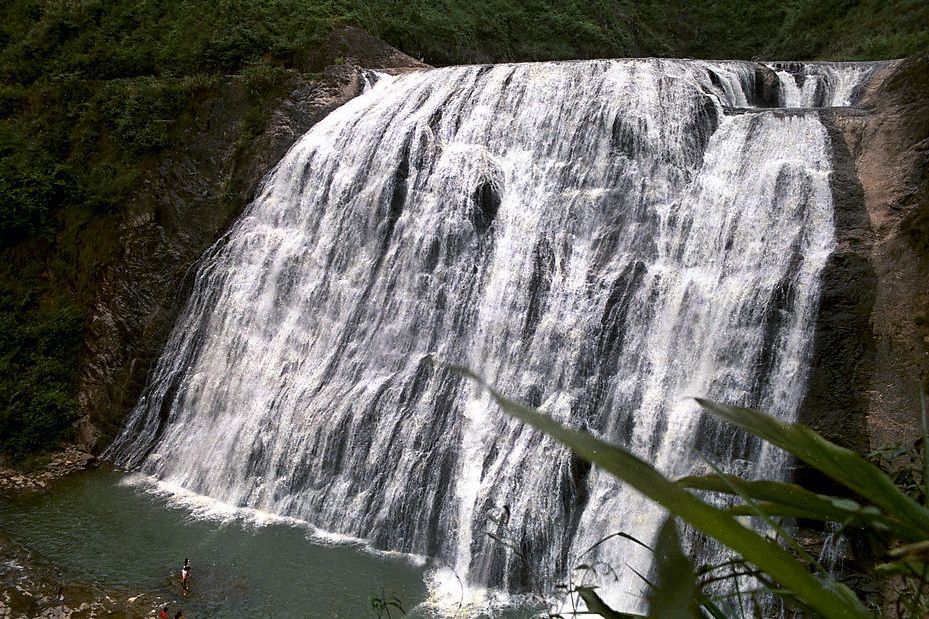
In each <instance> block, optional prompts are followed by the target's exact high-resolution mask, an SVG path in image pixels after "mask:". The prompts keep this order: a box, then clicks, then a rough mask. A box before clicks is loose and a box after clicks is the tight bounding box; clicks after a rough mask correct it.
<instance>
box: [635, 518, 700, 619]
mask: <svg viewBox="0 0 929 619" xmlns="http://www.w3.org/2000/svg"><path fill="white" fill-rule="evenodd" d="M655 566H656V582H655V586H654V587H652V589H651V591H650V593H649V596H648V616H649V617H652V618H654V619H660V618H661V617H680V618H681V619H684V618H685V617H692V618H699V617H701V616H702V615H701V613H700V609H699V608H698V596H697V578H696V575H695V573H694V564H693V562H692V561H691V560H690V557H688V556H687V555H685V554H684V551H683V550H681V542H680V540H679V538H678V535H677V526H676V525H675V523H674V519H673V518H667V519H666V520H665V521H664V524H663V525H661V529H659V530H658V537H657V542H656V544H655Z"/></svg>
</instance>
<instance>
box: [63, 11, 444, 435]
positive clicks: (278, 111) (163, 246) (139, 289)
mask: <svg viewBox="0 0 929 619" xmlns="http://www.w3.org/2000/svg"><path fill="white" fill-rule="evenodd" d="M304 64H305V65H306V68H307V69H308V70H313V71H321V72H322V75H321V76H319V77H318V78H316V79H309V78H306V77H302V76H299V75H297V74H295V75H294V76H293V77H292V78H291V79H290V81H289V82H288V83H287V85H286V89H285V92H286V94H284V95H283V96H280V97H279V98H277V99H276V100H275V101H274V102H273V109H272V110H271V112H270V113H269V114H267V115H266V121H265V122H264V126H263V127H260V128H258V130H257V135H255V133H256V128H255V127H253V126H251V125H253V124H254V118H252V117H250V113H251V114H253V109H252V108H253V107H254V98H255V96H256V93H254V92H250V90H249V86H248V84H246V83H245V82H244V81H243V80H241V79H239V78H235V77H231V78H228V79H227V80H225V81H224V82H223V83H222V84H220V85H219V86H218V87H216V88H214V89H212V90H211V91H210V92H209V93H208V94H207V95H205V96H204V97H203V98H202V99H201V100H199V101H198V102H197V103H196V104H195V106H194V107H193V108H192V109H190V110H188V111H187V112H185V115H184V117H183V118H182V119H181V120H180V121H179V122H178V125H180V126H182V127H183V129H182V130H181V132H180V135H179V136H177V137H176V138H175V141H174V146H173V147H172V148H171V149H170V150H168V151H167V152H166V153H164V154H163V156H162V157H161V158H160V160H159V161H158V164H157V165H155V166H152V168H151V169H149V170H148V171H147V172H146V173H145V174H144V176H143V178H142V179H140V181H139V185H138V189H137V191H136V192H135V194H134V195H133V196H132V198H131V204H130V206H129V208H128V209H127V212H128V215H127V216H126V218H125V220H124V221H123V222H122V223H121V225H120V239H121V247H120V250H119V255H118V257H117V259H116V260H115V261H114V263H112V264H109V265H107V266H106V267H105V268H104V269H103V270H102V273H101V275H100V282H99V292H98V295H97V299H96V301H95V305H94V308H93V312H92V316H91V319H90V328H89V335H88V337H87V339H86V341H85V347H86V350H85V354H84V355H83V360H82V364H81V369H80V392H79V403H80V413H81V421H80V422H79V424H78V429H79V438H80V442H81V444H82V445H84V446H85V447H86V448H88V449H91V450H94V451H98V450H100V449H102V448H103V447H105V446H106V444H107V443H108V442H109V440H110V439H111V438H112V437H113V436H114V434H115V433H116V431H117V430H118V429H119V426H120V424H121V423H122V420H123V418H124V417H125V415H126V413H127V412H128V411H129V410H130V409H131V408H132V406H133V405H134V404H135V403H136V401H137V399H138V397H139V394H140V393H141V390H142V388H143V387H144V384H145V381H146V378H147V375H148V372H149V370H150V368H151V365H152V363H153V361H154V360H155V358H156V357H157V355H158V353H159V352H160V350H161V348H162V347H163V346H164V343H165V340H166V338H167V336H168V333H169V332H170V329H171V326H172V325H173V323H174V320H175V318H176V316H177V313H178V311H179V310H180V308H181V307H182V305H183V304H184V302H185V300H186V298H187V296H188V294H189V288H188V286H189V284H190V282H189V275H190V273H191V269H192V267H193V266H194V264H195V263H196V262H197V260H198V259H199V258H200V256H201V255H202V253H203V252H204V251H205V250H206V249H207V248H208V247H209V246H210V245H212V244H213V243H215V242H216V241H217V240H218V239H219V238H220V237H221V236H222V235H223V234H224V233H225V231H226V230H228V228H229V226H230V225H231V224H232V223H233V222H234V221H235V219H236V218H237V217H238V215H239V214H240V213H241V211H242V209H243V208H244V207H245V205H246V204H248V203H249V202H250V201H251V199H252V198H253V197H254V196H255V195H256V191H257V189H258V186H259V184H260V182H261V179H262V178H263V177H264V176H265V174H267V173H268V172H269V171H270V170H271V169H272V168H273V167H274V165H275V164H277V162H278V161H279V160H280V159H281V157H282V156H283V155H284V153H285V152H286V151H287V149H288V148H290V146H291V145H292V144H293V143H294V142H295V141H296V140H297V139H298V138H299V137H300V136H301V135H303V134H304V133H305V132H306V131H307V130H308V129H309V128H310V127H312V126H313V125H314V124H315V123H317V122H318V121H319V120H321V119H322V118H324V117H325V116H326V115H327V114H328V113H329V112H331V111H332V110H334V109H335V108H336V107H338V106H340V105H342V104H343V103H345V102H346V101H348V100H349V99H351V98H352V97H354V96H356V95H357V94H359V93H360V92H361V91H362V89H363V86H364V81H363V69H362V67H363V68H370V69H377V70H383V71H385V72H398V71H404V70H410V69H415V68H421V67H424V66H425V65H423V64H422V63H420V62H418V61H416V60H414V59H413V58H410V57H408V56H406V55H404V54H402V53H401V52H399V51H397V50H396V49H394V48H392V47H390V46H388V45H386V44H385V43H383V42H381V41H379V40H378V39H376V38H374V37H372V36H370V35H368V34H367V33H365V32H364V31H362V30H359V29H357V28H343V29H340V30H337V31H336V32H334V33H333V34H332V35H331V36H330V38H329V40H328V41H326V42H325V43H324V44H323V45H321V46H320V47H319V49H317V50H314V51H313V52H312V53H311V54H308V56H307V58H306V59H305V63H304ZM259 94H260V93H259ZM250 136H253V137H250Z"/></svg>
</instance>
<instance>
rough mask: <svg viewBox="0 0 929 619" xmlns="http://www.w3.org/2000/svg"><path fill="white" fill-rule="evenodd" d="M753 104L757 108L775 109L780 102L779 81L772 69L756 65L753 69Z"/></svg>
mask: <svg viewBox="0 0 929 619" xmlns="http://www.w3.org/2000/svg"><path fill="white" fill-rule="evenodd" d="M754 95H755V97H754V103H755V105H757V106H758V107H777V106H778V105H780V100H781V81H780V79H779V78H778V77H777V73H775V72H774V71H773V70H772V69H770V68H768V67H766V66H764V65H758V67H757V68H756V69H755V93H754Z"/></svg>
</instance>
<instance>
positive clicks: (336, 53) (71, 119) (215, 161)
mask: <svg viewBox="0 0 929 619" xmlns="http://www.w3.org/2000/svg"><path fill="white" fill-rule="evenodd" d="M0 16H2V19H0V47H2V51H0V253H2V266H0V449H2V450H3V451H4V452H6V453H9V454H12V455H14V456H16V457H20V456H23V455H25V454H29V453H32V452H35V451H37V450H41V449H42V448H44V447H46V446H48V445H51V444H53V443H55V442H56V441H58V440H60V439H62V438H63V437H68V435H69V433H71V432H72V424H73V421H74V420H75V419H76V418H77V417H78V416H79V414H80V410H81V409H82V407H87V406H90V405H91V404H92V403H90V402H82V401H80V397H81V394H82V393H83V392H82V391H81V384H82V382H81V381H82V380H83V381H85V384H86V381H87V380H88V379H87V373H86V372H87V370H86V364H85V366H84V368H85V369H84V370H83V371H84V372H85V373H84V374H83V375H82V369H81V368H82V365H81V363H82V362H83V361H84V360H85V359H86V358H87V356H88V355H89V354H90V352H91V351H89V350H88V334H89V333H92V332H94V333H99V329H100V328H102V327H101V326H100V324H96V325H95V324H93V322H92V319H91V318H92V316H96V317H97V318H98V319H99V313H98V312H95V311H94V308H95V307H98V306H99V305H100V303H101V298H100V296H101V290H102V288H103V287H104V285H113V286H116V284H119V285H125V284H126V281H128V280H126V279H125V278H123V279H117V280H114V279H112V277H110V275H109V274H112V273H113V272H114V269H116V270H118V269H119V268H121V266H122V265H125V264H127V262H131V263H132V264H134V265H136V264H139V263H145V262H146V260H149V258H151V260H149V262H150V264H151V269H153V270H154V271H156V272H161V271H160V270H165V269H167V270H170V271H171V273H172V276H171V277H169V278H165V280H164V281H163V282H162V283H163V286H164V290H161V289H158V290H155V289H143V290H141V291H135V292H137V293H142V294H149V295H151V296H152V297H153V298H152V299H151V307H150V308H148V311H151V312H155V313H157V318H151V319H150V320H149V321H148V322H144V324H146V325H154V326H152V327H151V331H145V330H144V329H142V330H140V331H139V332H138V333H136V334H135V336H134V337H136V338H138V339H139V340H141V341H144V342H145V346H144V349H145V350H144V353H139V355H138V356H135V357H133V356H131V355H130V356H129V357H127V358H126V359H122V358H120V363H125V364H127V366H131V367H132V369H131V371H130V370H125V374H126V377H125V381H124V382H123V383H121V384H120V385H119V386H118V387H117V388H118V389H121V390H122V391H121V393H120V394H117V395H113V396H112V397H110V398H109V399H108V401H110V402H112V403H114V404H113V406H114V407H115V408H114V412H113V414H114V415H117V414H118V413H119V412H120V410H122V412H125V410H124V408H125V406H127V405H129V404H130V402H131V399H132V397H133V394H135V393H136V392H137V390H138V388H139V382H140V381H141V380H142V379H143V378H144V375H145V373H146V372H147V365H146V364H147V363H149V362H150V357H151V356H152V355H153V354H155V351H157V349H158V348H159V346H160V344H161V342H162V341H163V338H164V334H165V329H166V328H167V326H169V325H170V318H171V316H172V310H171V307H172V306H173V304H176V299H177V298H180V297H182V296H183V290H182V288H179V284H178V282H179V278H182V276H183V272H184V269H185V268H186V267H187V266H189V260H191V259H193V258H191V256H196V255H198V254H199V253H200V252H201V251H202V250H203V249H204V248H206V247H208V246H209V245H210V244H211V243H212V241H213V240H215V239H216V238H218V236H220V235H221V234H222V233H223V231H224V229H225V227H226V226H228V224H229V222H231V221H232V220H233V219H234V217H235V216H236V215H237V214H238V213H239V212H240V211H241V209H242V207H243V206H244V204H245V203H246V202H247V201H248V199H249V197H250V195H251V194H252V192H253V191H254V187H255V183H256V182H257V179H258V178H260V176H261V175H262V174H263V173H264V172H265V171H266V170H267V169H268V168H269V167H270V166H272V165H273V164H274V160H273V157H272V155H273V154H275V153H276V154H277V155H278V156H279V155H280V154H281V153H282V152H283V149H286V147H287V145H288V144H287V140H291V139H292V137H293V136H290V137H288V136H287V135H285V134H286V132H280V131H278V132H277V133H275V130H276V129H280V128H281V127H280V125H279V124H278V125H276V124H275V113H276V112H278V111H280V110H281V109H282V106H285V107H286V106H290V108H293V107H295V106H296V107H299V106H300V105H303V104H306V102H307V101H309V100H312V101H315V102H317V103H318V107H317V108H313V109H315V110H316V111H317V112H318V114H322V113H324V110H325V109H329V107H328V106H331V105H334V104H335V103H336V102H337V101H341V100H343V99H340V98H339V97H340V96H342V95H340V94H338V93H340V92H341V90H340V89H348V90H351V87H350V86H348V85H347V84H349V82H351V79H353V78H352V77H351V76H349V75H347V74H345V73H344V71H343V72H342V73H340V70H341V69H340V68H345V67H346V66H347V65H348V64H350V63H349V62H348V59H349V58H350V57H352V56H357V55H358V54H359V53H360V51H359V48H358V47H357V45H359V43H358V41H359V40H358V39H357V38H352V37H348V38H346V37H344V36H342V37H337V38H335V39H333V37H332V33H333V32H334V31H335V30H336V29H338V28H343V27H344V26H350V25H355V26H360V27H362V28H364V29H366V30H367V31H369V32H371V33H372V34H374V35H375V36H377V37H379V38H381V39H383V40H384V41H386V42H387V43H389V44H391V45H393V46H395V47H397V48H398V49H399V50H401V51H402V52H405V53H406V54H409V55H410V56H412V57H413V58H420V59H422V60H423V61H425V62H427V63H429V64H433V65H444V64H455V63H470V62H499V61H524V60H551V59H565V58H591V57H620V56H650V55H657V56H691V57H714V58H751V57H772V58H773V57H777V58H782V59H835V60H852V59H881V58H894V57H901V56H906V55H910V54H913V53H915V52H917V51H919V50H921V49H927V48H929V5H927V4H926V3H925V2H919V1H914V0H896V1H893V2H878V1H876V0H867V1H861V2H853V1H827V2H816V1H815V0H794V1H791V2H772V1H762V2H754V3H751V4H746V3H738V2H731V3H730V2H712V1H709V0H701V1H700V2H683V1H682V0H674V1H673V2H667V3H657V2H631V1H615V0H613V1H611V0H599V1H593V2H564V3H558V4H557V6H556V5H555V4H554V3H549V2H544V1H542V0H529V1H522V2H520V1H517V0H475V1H473V2H464V1H462V0H444V1H438V0H436V1H410V0H406V1H404V2H400V1H398V0H382V1H379V2H373V3H365V2H360V1H357V0H331V1H323V0H320V1H298V0H253V1H251V2H244V1H241V0H227V1H225V2H217V3H189V2H180V1H165V2H154V1H139V2H131V1H127V0H113V1H103V0H96V1H87V2H71V1H39V0H18V1H17V0H13V1H4V2H2V3H0ZM340 32H341V31H340ZM368 44H370V43H365V44H364V45H368ZM410 62H412V59H410ZM392 66H393V65H392ZM355 77H357V76H355ZM348 90H346V92H348ZM298 92H304V93H306V96H305V97H304V98H302V99H301V98H300V97H297V98H296V99H295V98H294V93H298ZM333 93H336V94H333ZM345 96H348V95H345ZM290 108H288V109H290ZM318 114H317V116H318ZM314 118H316V119H318V118H317V117H314ZM203 119H212V120H210V122H206V123H204V122H203ZM313 121H314V120H313V119H311V118H306V119H302V120H299V121H295V122H294V123H293V124H292V125H288V127H289V128H290V130H292V131H297V130H305V129H306V127H307V126H309V124H311V123H312V122H313ZM211 123H212V124H211ZM269 145H273V148H271V147H270V146H269ZM198 148H199V150H198ZM191 151H195V152H194V155H191V154H190V153H191ZM185 157H186V159H185ZM198 158H199V159H198ZM185 161H188V162H189V161H195V162H199V163H196V165H194V164H191V165H190V166H188V167H184V165H181V164H183V163H184V162H185ZM180 170H184V171H185V173H187V172H190V173H191V174H194V173H196V174H210V175H213V176H212V177H211V178H207V179H204V180H203V183H201V184H197V183H196V182H194V181H191V182H190V183H189V186H184V187H181V188H180V189H177V182H178V178H179V174H180ZM176 189H177V191H175V190H176ZM194 190H196V191H197V192H205V193H203V196H202V199H201V198H199V197H197V196H195V195H194ZM172 191H174V192H175V194H174V195H171V196H167V197H165V195H166V194H167V193H171V192H172ZM198 195H199V194H198ZM170 200H173V202H171V201H170ZM181 202H183V203H184V204H186V205H187V210H180V211H172V210H171V209H170V208H167V207H166V205H175V206H176V205H177V204H178V203H181ZM198 208H199V209H201V210H200V211H198V210H197V209H198ZM198 213H200V215H202V219H200V220H198ZM204 213H205V214H204ZM139 218H148V219H146V221H149V222H150V223H151V226H150V231H149V232H150V234H151V235H152V236H146V237H144V241H145V242H143V240H141V239H133V241H134V242H131V243H130V242H128V241H127V239H126V238H125V231H126V229H127V228H126V225H127V222H135V221H139ZM191 222H193V223H191ZM187 225H189V226H193V227H194V228H195V230H194V231H192V230H191V229H189V228H185V226H187ZM166 230H167V231H168V232H165V231H166ZM163 233H164V234H168V235H169V236H170V235H171V234H174V236H175V237H176V240H175V241H173V242H174V243H175V245H173V247H177V244H178V243H181V242H184V241H185V239H186V241H187V242H188V245H187V246H186V247H185V248H184V255H183V256H180V257H179V256H178V255H174V254H158V255H157V259H155V255H154V254H153V255H151V256H150V255H149V254H147V253H146V252H148V251H153V250H152V246H151V245H150V244H147V243H149V241H151V239H154V238H156V236H157V235H158V234H163ZM152 242H154V241H152ZM156 253H157V252H156ZM156 279H157V278H156ZM138 281H140V282H144V281H146V280H145V279H144V278H142V279H141V280H138ZM114 282H116V283H114ZM137 285H139V286H142V287H143V288H144V287H145V286H149V285H153V284H142V283H137ZM164 294H169V296H170V295H173V296H171V298H170V299H168V300H165V299H164V298H161V297H162V296H163V295H164ZM107 295H109V296H108V297H107V302H112V303H117V302H120V301H119V299H121V298H122V297H119V296H118V295H117V294H116V293H114V292H112V291H108V292H107ZM114 299H115V300H114ZM153 308H159V309H158V310H157V312H156V310H155V309H153ZM145 309H146V308H144V307H141V306H140V307H138V308H135V310H134V311H139V312H144V311H145ZM98 323H99V320H98ZM104 326H106V325H104ZM112 333H115V334H119V333H120V331H119V329H114V330H112ZM114 337H115V336H114ZM120 344H121V343H120V341H119V340H118V339H115V340H113V341H111V342H110V343H109V346H110V348H109V349H107V351H104V352H102V353H101V352H100V351H99V350H97V351H94V353H95V354H98V356H101V355H102V356H104V357H106V356H107V355H109V356H111V357H112V356H113V355H115V354H116V353H115V352H113V351H116V350H118V349H119V347H120ZM126 345H127V346H128V344H126ZM114 422H115V418H114Z"/></svg>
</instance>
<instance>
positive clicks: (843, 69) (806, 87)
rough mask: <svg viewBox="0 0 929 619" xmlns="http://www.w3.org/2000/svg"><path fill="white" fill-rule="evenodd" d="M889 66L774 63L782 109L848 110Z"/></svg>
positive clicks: (876, 63)
mask: <svg viewBox="0 0 929 619" xmlns="http://www.w3.org/2000/svg"><path fill="white" fill-rule="evenodd" d="M888 64H890V63H889V62H773V63H769V64H767V67H768V68H770V69H772V70H773V71H775V72H776V73H777V77H778V80H779V81H780V87H781V91H780V104H781V106H782V107H801V108H810V107H847V106H849V105H852V104H853V103H854V102H855V101H857V100H858V98H859V97H860V96H861V88H862V87H864V86H865V85H866V84H867V83H868V82H869V81H870V79H871V77H873V76H874V74H875V73H876V72H877V71H878V70H879V69H880V68H882V67H884V66H887V65H888Z"/></svg>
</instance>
